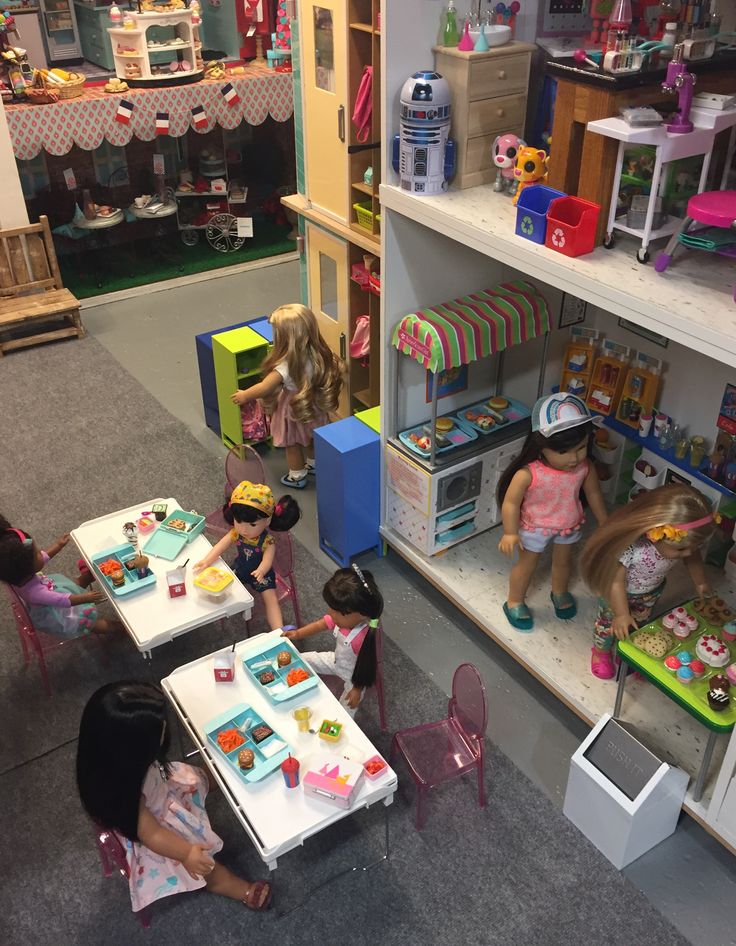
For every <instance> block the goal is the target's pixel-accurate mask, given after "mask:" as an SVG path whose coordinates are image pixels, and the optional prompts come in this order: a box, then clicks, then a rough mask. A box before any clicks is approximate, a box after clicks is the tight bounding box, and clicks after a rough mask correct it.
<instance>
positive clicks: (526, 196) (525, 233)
mask: <svg viewBox="0 0 736 946" xmlns="http://www.w3.org/2000/svg"><path fill="white" fill-rule="evenodd" d="M557 197H565V194H564V193H563V192H562V191H558V190H555V189H554V188H552V187H547V186H546V185H545V184H533V185H532V186H531V187H525V188H524V190H523V191H522V192H521V194H520V195H519V200H518V201H517V204H516V231H515V232H516V234H517V236H520V237H523V238H524V239H525V240H531V241H532V243H540V244H543V243H544V238H545V235H546V233H547V211H548V210H549V205H550V204H551V203H552V201H553V200H555V198H557Z"/></svg>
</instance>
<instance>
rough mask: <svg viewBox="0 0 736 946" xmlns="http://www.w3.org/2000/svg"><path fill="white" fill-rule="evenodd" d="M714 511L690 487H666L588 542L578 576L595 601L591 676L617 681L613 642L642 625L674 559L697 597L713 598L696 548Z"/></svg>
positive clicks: (626, 509) (623, 511) (643, 496)
mask: <svg viewBox="0 0 736 946" xmlns="http://www.w3.org/2000/svg"><path fill="white" fill-rule="evenodd" d="M717 521H718V514H717V513H714V512H713V510H712V509H711V506H710V503H709V502H708V501H707V500H706V499H705V497H704V496H703V495H702V494H701V493H699V492H698V491H697V490H696V489H693V487H692V486H688V485H686V484H681V483H672V484H670V485H669V486H660V487H658V488H657V489H653V490H651V491H650V492H642V493H640V494H639V495H638V496H637V497H636V499H634V500H632V501H631V502H630V503H627V505H625V506H622V507H621V508H620V509H617V510H616V512H614V513H613V514H612V515H611V516H609V518H608V519H607V520H606V522H605V523H604V524H603V525H602V526H601V527H600V528H599V529H598V530H597V531H596V532H595V533H594V534H593V535H592V536H591V537H590V539H589V540H588V542H587V544H586V546H585V549H584V550H583V555H582V559H581V570H582V574H583V578H584V579H585V582H586V583H587V585H588V587H589V588H590V589H591V591H593V592H595V593H596V594H597V595H598V596H599V603H598V617H597V619H596V622H595V629H594V631H593V648H592V657H591V662H590V671H591V673H592V674H593V675H594V676H596V677H598V678H599V679H601V680H610V679H611V678H612V677H614V676H615V673H616V671H615V668H614V664H613V644H614V640H615V639H616V638H617V639H618V640H624V639H625V638H627V637H628V636H629V630H630V629H634V630H636V629H637V627H639V626H640V625H642V624H645V623H646V622H647V621H648V620H649V617H650V615H651V613H652V611H653V610H654V607H655V605H656V603H657V601H658V600H659V597H660V595H661V594H662V591H663V590H664V584H665V576H666V575H667V573H668V572H669V571H670V569H671V568H672V567H673V566H674V565H675V563H676V562H677V561H678V560H682V562H683V564H684V565H685V567H686V568H687V570H688V572H689V573H690V578H691V579H692V582H693V584H694V585H695V590H696V591H697V593H698V594H699V595H708V594H711V590H710V587H709V585H708V581H707V579H706V577H705V571H704V570H703V562H702V559H701V557H700V552H699V549H700V548H701V546H702V545H704V544H705V543H706V542H707V541H708V539H709V538H710V537H711V535H712V534H713V530H714V529H715V526H716V522H717Z"/></svg>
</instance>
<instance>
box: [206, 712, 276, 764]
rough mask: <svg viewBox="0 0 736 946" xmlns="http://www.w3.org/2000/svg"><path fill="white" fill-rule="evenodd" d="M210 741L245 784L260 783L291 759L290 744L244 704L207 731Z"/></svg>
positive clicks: (214, 723)
mask: <svg viewBox="0 0 736 946" xmlns="http://www.w3.org/2000/svg"><path fill="white" fill-rule="evenodd" d="M204 731H205V735H206V736H207V739H208V741H209V742H210V744H211V745H212V746H214V747H215V749H216V750H217V751H218V752H219V753H220V755H222V756H223V757H224V758H225V759H226V761H227V762H228V763H229V764H230V766H231V767H232V768H233V769H235V771H236V772H237V773H238V775H239V776H240V777H241V778H242V779H243V781H245V782H260V780H261V779H262V778H265V777H266V776H267V775H269V774H270V773H271V772H274V771H275V770H276V769H278V768H279V767H280V765H281V763H282V762H283V761H284V759H285V758H287V756H288V755H289V752H290V751H291V750H290V747H289V745H288V743H287V742H286V741H285V740H284V739H282V738H281V736H279V734H278V733H277V732H275V731H274V730H273V729H272V728H271V726H269V725H268V723H267V722H266V721H265V720H264V719H263V717H262V716H260V715H259V714H258V713H257V712H256V711H255V710H254V709H253V708H252V707H251V706H248V705H247V704H246V703H240V704H238V705H237V706H234V707H233V708H232V709H229V710H226V711H225V712H224V713H221V714H220V715H219V716H217V717H215V719H213V720H211V721H210V722H209V723H207V725H206V726H205V727H204Z"/></svg>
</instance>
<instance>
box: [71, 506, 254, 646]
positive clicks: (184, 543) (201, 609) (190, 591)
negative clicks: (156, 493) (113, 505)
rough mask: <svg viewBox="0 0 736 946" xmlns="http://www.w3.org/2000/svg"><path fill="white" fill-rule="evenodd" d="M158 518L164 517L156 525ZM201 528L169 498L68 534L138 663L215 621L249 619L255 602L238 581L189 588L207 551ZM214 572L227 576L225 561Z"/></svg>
mask: <svg viewBox="0 0 736 946" xmlns="http://www.w3.org/2000/svg"><path fill="white" fill-rule="evenodd" d="M157 507H159V508H157ZM161 509H162V510H163V513H164V514H165V515H162V511H161ZM157 514H158V515H162V521H161V522H159V521H158V520H157V518H156V515H157ZM131 525H132V526H133V529H132V530H131V529H130V528H129V527H130V526H131ZM203 529H204V517H203V516H198V515H196V514H194V513H190V512H185V511H183V510H182V508H181V506H180V504H179V502H178V501H177V500H176V499H174V498H173V497H169V498H167V499H151V500H146V501H145V502H143V503H140V504H139V505H136V506H130V507H128V508H127V509H121V510H120V511H119V512H112V513H109V514H108V515H105V516H100V517H99V518H98V519H91V520H89V521H88V522H83V523H82V524H81V525H80V526H78V527H77V528H76V529H73V530H72V533H71V537H72V539H74V542H75V543H76V545H77V548H78V549H79V551H80V553H81V554H82V555H83V556H84V559H85V561H86V562H87V565H88V566H89V567H90V569H91V570H92V572H93V574H95V577H96V578H97V587H99V588H100V589H101V590H102V591H104V592H105V594H106V595H107V597H108V598H109V600H110V604H111V605H112V607H113V608H114V610H115V612H116V614H117V617H118V618H119V619H120V620H121V621H122V622H123V624H124V626H125V629H126V631H127V632H128V634H129V635H130V638H131V639H132V641H133V643H134V644H135V646H136V647H137V648H138V650H139V651H140V652H141V654H142V655H143V656H144V657H150V656H151V651H152V650H153V648H154V647H159V646H161V644H166V643H168V642H169V641H172V640H173V639H174V638H175V637H179V636H180V635H181V634H186V633H188V632H189V631H193V630H194V629H195V628H198V627H203V626H205V625H207V624H212V623H213V622H214V621H221V620H224V619H225V618H227V617H232V616H233V615H236V614H242V615H243V617H244V619H245V620H246V621H247V620H249V619H250V616H251V614H252V612H253V597H252V596H251V594H250V593H249V591H248V589H247V588H246V587H245V586H244V585H243V584H241V583H240V582H239V581H237V579H235V580H233V581H231V582H229V583H228V587H227V589H226V590H225V593H224V594H215V593H209V592H207V591H206V590H204V589H201V588H198V587H195V584H194V582H195V578H196V575H195V574H194V572H193V571H192V567H191V566H192V565H193V564H194V562H197V561H200V560H201V559H203V558H204V557H205V555H207V553H208V552H209V551H210V550H211V548H212V546H211V545H210V543H209V542H208V541H207V539H206V538H205V537H204V535H202V534H201V532H202V530H203ZM137 553H140V554H142V555H144V556H146V558H147V560H148V561H147V562H146V564H145V568H144V569H142V571H143V572H144V574H138V573H137V568H135V567H131V566H138V564H139V563H138V562H137V561H136V557H137ZM116 562H117V563H118V565H119V566H121V567H120V568H119V569H118V573H119V576H115V573H114V571H113V569H114V565H115V563H116ZM217 566H218V568H219V569H221V570H222V571H223V572H227V573H230V569H229V568H228V567H227V565H225V564H224V563H222V562H218V563H217ZM152 576H153V580H151V577H152Z"/></svg>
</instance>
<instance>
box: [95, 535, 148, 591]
mask: <svg viewBox="0 0 736 946" xmlns="http://www.w3.org/2000/svg"><path fill="white" fill-rule="evenodd" d="M137 558H138V552H137V551H136V549H135V548H134V547H133V546H132V545H130V544H129V543H128V544H126V545H116V546H115V547H114V548H111V549H107V550H106V551H104V552H100V553H98V554H97V555H95V556H93V558H92V567H93V568H94V570H95V572H96V573H97V574H98V576H99V577H101V580H102V581H103V582H104V583H105V586H106V587H107V588H108V589H109V590H111V591H112V593H113V594H114V595H115V596H116V597H121V596H123V595H128V594H132V593H133V592H135V591H142V590H143V589H144V588H150V587H151V586H152V585H155V584H156V576H155V575H154V574H153V572H152V571H151V569H150V568H148V567H146V569H145V571H144V570H143V569H141V570H138V569H136V568H135V567H134V568H128V565H127V563H128V562H131V561H132V560H134V559H137Z"/></svg>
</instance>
